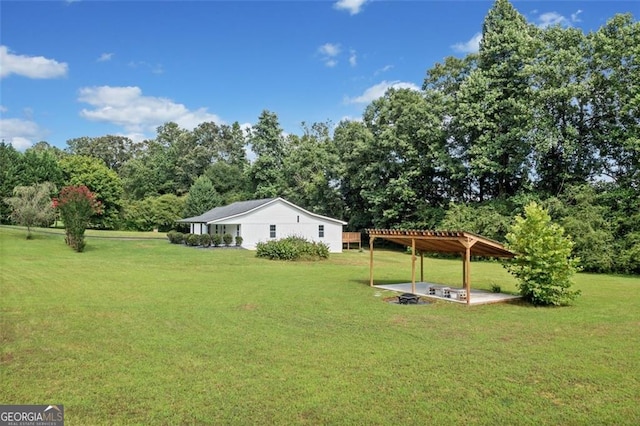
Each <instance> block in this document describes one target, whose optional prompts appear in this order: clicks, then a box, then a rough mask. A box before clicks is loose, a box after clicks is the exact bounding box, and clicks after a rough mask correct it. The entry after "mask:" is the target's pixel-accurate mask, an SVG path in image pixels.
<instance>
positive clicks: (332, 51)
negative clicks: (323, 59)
mask: <svg viewBox="0 0 640 426" xmlns="http://www.w3.org/2000/svg"><path fill="white" fill-rule="evenodd" d="M340 50H341V49H340V45H339V44H334V43H325V44H323V45H322V46H320V47H319V48H318V52H320V53H321V54H322V55H325V56H329V57H334V56H338V55H339V54H340Z"/></svg>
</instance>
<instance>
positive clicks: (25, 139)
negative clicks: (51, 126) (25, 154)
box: [0, 118, 47, 151]
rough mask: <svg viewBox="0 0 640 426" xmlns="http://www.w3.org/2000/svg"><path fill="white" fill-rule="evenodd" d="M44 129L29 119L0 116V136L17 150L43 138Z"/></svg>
mask: <svg viewBox="0 0 640 426" xmlns="http://www.w3.org/2000/svg"><path fill="white" fill-rule="evenodd" d="M46 133H47V132H46V131H45V130H44V129H42V128H41V127H40V126H38V124H37V123H36V122H34V121H31V120H23V119H20V118H0V137H1V138H2V139H4V141H5V142H8V143H10V144H11V145H13V147H14V148H15V149H17V150H19V151H24V150H25V149H27V148H29V147H30V146H31V145H33V144H34V143H36V142H38V141H40V140H42V139H44V137H45V136H46Z"/></svg>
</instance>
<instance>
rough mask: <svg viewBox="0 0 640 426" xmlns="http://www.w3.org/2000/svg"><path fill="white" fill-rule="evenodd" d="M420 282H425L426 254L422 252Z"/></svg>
mask: <svg viewBox="0 0 640 426" xmlns="http://www.w3.org/2000/svg"><path fill="white" fill-rule="evenodd" d="M420 282H421V283H423V282H424V253H423V252H422V251H420Z"/></svg>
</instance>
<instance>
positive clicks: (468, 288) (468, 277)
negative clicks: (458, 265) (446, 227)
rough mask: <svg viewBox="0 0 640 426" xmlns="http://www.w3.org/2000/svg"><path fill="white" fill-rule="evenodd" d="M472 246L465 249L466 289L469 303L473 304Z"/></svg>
mask: <svg viewBox="0 0 640 426" xmlns="http://www.w3.org/2000/svg"><path fill="white" fill-rule="evenodd" d="M470 267H471V246H469V247H466V248H465V251H464V289H465V291H466V292H467V305H469V304H471V273H470V271H469V269H470Z"/></svg>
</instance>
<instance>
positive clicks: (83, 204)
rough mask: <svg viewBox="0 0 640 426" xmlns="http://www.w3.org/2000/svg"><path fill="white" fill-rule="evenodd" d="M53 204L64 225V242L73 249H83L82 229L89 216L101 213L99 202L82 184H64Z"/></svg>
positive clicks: (84, 228)
mask: <svg viewBox="0 0 640 426" xmlns="http://www.w3.org/2000/svg"><path fill="white" fill-rule="evenodd" d="M53 204H54V206H55V207H56V208H57V209H58V210H59V211H60V218H61V219H62V222H63V223H64V227H65V234H66V237H65V242H66V243H67V245H69V246H71V248H73V249H74V250H75V251H77V252H81V251H84V248H85V242H84V231H85V230H86V229H87V226H89V222H90V220H91V217H92V216H93V215H95V214H100V213H101V211H102V210H101V204H100V202H99V201H98V200H97V199H96V196H95V194H94V193H93V192H91V191H89V188H87V187H86V186H84V185H80V186H65V187H64V188H62V190H61V191H60V196H59V197H58V198H54V200H53Z"/></svg>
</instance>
